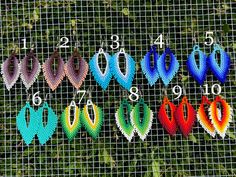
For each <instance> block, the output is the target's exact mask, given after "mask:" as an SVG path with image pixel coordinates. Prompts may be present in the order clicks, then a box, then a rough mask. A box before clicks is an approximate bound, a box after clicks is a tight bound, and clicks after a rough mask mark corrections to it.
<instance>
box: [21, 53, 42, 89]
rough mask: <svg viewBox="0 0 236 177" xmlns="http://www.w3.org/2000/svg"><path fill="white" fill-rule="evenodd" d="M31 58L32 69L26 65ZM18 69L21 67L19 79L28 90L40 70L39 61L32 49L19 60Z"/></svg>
mask: <svg viewBox="0 0 236 177" xmlns="http://www.w3.org/2000/svg"><path fill="white" fill-rule="evenodd" d="M31 58H32V69H31V70H29V68H28V65H29V62H30V59H31ZM20 69H21V79H22V81H23V84H24V85H25V87H26V89H27V90H28V89H29V88H30V87H31V86H32V85H33V83H34V82H35V80H36V79H37V77H38V75H39V73H40V70H41V65H40V63H39V60H38V59H37V58H36V57H35V56H34V52H33V50H31V51H30V52H29V54H27V55H26V56H25V58H24V59H23V60H22V61H21V67H20Z"/></svg>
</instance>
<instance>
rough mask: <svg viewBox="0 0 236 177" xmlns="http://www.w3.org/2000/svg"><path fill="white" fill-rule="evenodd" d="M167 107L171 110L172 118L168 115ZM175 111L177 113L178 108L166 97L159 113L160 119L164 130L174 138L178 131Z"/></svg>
mask: <svg viewBox="0 0 236 177" xmlns="http://www.w3.org/2000/svg"><path fill="white" fill-rule="evenodd" d="M166 106H169V108H170V109H169V111H170V115H171V117H170V118H169V117H168V114H167V112H166ZM175 111H176V106H175V105H174V104H173V103H172V102H170V101H169V99H168V97H167V96H165V97H164V99H163V103H162V105H161V107H160V109H159V112H158V118H159V121H160V123H161V124H162V126H163V128H164V129H165V130H166V131H167V132H168V133H169V134H170V135H172V136H173V135H175V134H176V131H177V123H176V120H175Z"/></svg>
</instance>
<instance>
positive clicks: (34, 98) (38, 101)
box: [32, 91, 42, 106]
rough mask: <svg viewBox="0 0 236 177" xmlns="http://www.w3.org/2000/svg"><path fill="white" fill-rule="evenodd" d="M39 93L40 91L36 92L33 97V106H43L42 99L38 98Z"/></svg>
mask: <svg viewBox="0 0 236 177" xmlns="http://www.w3.org/2000/svg"><path fill="white" fill-rule="evenodd" d="M39 92H40V91H38V92H36V93H35V94H34V95H33V98H32V99H33V104H34V105H35V106H39V105H41V103H42V99H41V98H40V97H39V96H38V95H39Z"/></svg>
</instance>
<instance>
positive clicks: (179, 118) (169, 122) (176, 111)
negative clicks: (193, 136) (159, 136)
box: [158, 96, 196, 137]
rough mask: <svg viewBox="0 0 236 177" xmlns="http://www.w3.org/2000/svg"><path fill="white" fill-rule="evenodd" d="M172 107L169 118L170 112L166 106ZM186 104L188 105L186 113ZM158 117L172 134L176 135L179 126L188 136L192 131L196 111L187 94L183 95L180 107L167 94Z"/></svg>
mask: <svg viewBox="0 0 236 177" xmlns="http://www.w3.org/2000/svg"><path fill="white" fill-rule="evenodd" d="M167 106H168V107H169V108H170V110H169V111H170V115H171V117H170V118H169V116H168V113H167V111H166V107H167ZM184 106H186V111H187V112H186V114H187V116H186V117H185V110H184ZM158 118H159V121H160V123H161V124H162V126H163V127H164V129H165V130H166V131H167V132H168V133H169V134H170V135H172V136H173V135H175V134H176V131H177V126H178V127H179V128H180V130H181V132H182V134H183V135H184V136H185V137H187V136H188V135H189V134H190V132H191V131H192V127H193V125H194V122H195V119H196V111H195V110H194V108H193V106H192V105H191V104H190V103H189V102H188V99H187V97H186V96H184V97H183V99H182V101H181V103H180V104H179V106H178V107H176V106H175V105H174V104H173V103H172V102H171V101H169V99H168V98H167V97H166V96H165V97H164V99H163V104H162V105H161V107H160V109H159V112H158Z"/></svg>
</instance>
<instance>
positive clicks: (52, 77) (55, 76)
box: [43, 50, 65, 91]
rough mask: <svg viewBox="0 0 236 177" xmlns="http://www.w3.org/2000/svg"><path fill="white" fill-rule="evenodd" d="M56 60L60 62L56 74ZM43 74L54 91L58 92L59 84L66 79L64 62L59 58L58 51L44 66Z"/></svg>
mask: <svg viewBox="0 0 236 177" xmlns="http://www.w3.org/2000/svg"><path fill="white" fill-rule="evenodd" d="M55 59H56V60H58V66H57V69H56V71H55V72H54V71H53V69H52V66H53V62H54V60H55ZM43 74H44V77H45V79H46V81H47V83H48V85H49V87H50V88H51V89H52V91H54V90H56V88H57V87H58V86H59V84H60V83H61V81H62V80H63V78H64V77H65V72H64V61H63V59H62V58H61V57H60V56H59V53H58V51H57V50H55V51H54V52H53V54H52V55H51V57H50V58H48V59H47V60H46V61H45V63H44V64H43Z"/></svg>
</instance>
